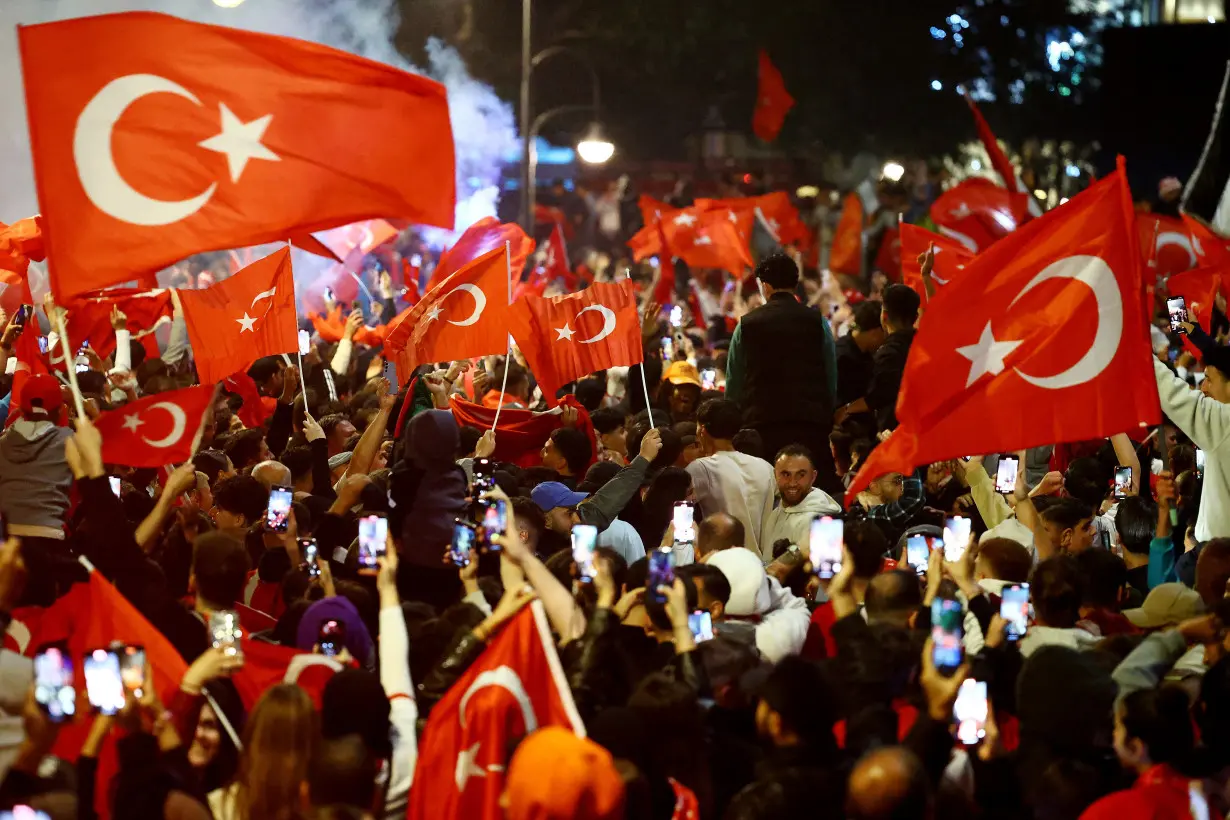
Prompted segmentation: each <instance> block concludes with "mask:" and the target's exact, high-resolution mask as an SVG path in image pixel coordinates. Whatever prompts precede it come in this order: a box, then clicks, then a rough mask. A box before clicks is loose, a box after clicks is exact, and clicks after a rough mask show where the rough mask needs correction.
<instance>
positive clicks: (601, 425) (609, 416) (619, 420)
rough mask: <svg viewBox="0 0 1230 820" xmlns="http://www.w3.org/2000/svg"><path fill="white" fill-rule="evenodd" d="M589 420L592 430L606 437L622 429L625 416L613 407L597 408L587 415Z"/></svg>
mask: <svg viewBox="0 0 1230 820" xmlns="http://www.w3.org/2000/svg"><path fill="white" fill-rule="evenodd" d="M589 420H590V422H591V423H592V424H593V425H594V430H596V431H598V432H599V433H600V434H602V435H606V434H607V433H614V432H615V431H616V430H618V429H619V428H620V427H623V426H624V422H625V421H626V420H627V416H625V415H624V411H622V410H619V409H618V408H615V407H599V408H598V409H597V410H595V411H594V412H592V413H590V414H589Z"/></svg>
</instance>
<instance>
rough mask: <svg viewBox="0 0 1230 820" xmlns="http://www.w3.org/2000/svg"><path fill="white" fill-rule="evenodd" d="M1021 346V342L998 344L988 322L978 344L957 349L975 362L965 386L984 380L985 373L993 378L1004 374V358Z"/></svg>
mask: <svg viewBox="0 0 1230 820" xmlns="http://www.w3.org/2000/svg"><path fill="white" fill-rule="evenodd" d="M1020 344H1021V343H1020V341H1015V342H997V341H996V340H995V334H993V333H992V332H991V323H990V322H987V326H986V327H984V328H983V329H982V336H980V337H979V338H978V341H977V343H975V344H972V345H966V346H965V347H958V348H957V352H958V353H960V354H961V355H962V356H964V357H965V358H967V359H969V360H970V361H971V362H973V366H972V367H970V369H969V378H968V379H966V380H965V386H966V387H969V386H970V385H971V384H973V383H974V382H976V381H978V380H979V379H980V378H982V374H983V373H990V374H991V375H992V376H998V375H999V374H1000V373H1003V372H1004V358H1005V357H1006V356H1008V355H1009V354H1011V353H1012V351H1014V350H1016V349H1017V347H1018V346H1019V345H1020Z"/></svg>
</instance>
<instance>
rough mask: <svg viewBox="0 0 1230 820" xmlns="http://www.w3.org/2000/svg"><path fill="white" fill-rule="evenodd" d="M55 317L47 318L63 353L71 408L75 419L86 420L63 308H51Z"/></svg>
mask: <svg viewBox="0 0 1230 820" xmlns="http://www.w3.org/2000/svg"><path fill="white" fill-rule="evenodd" d="M52 313H54V314H55V316H49V317H48V318H49V319H51V320H52V321H53V322H54V323H55V328H56V332H57V333H59V334H60V348H61V350H63V351H64V369H65V370H67V371H68V386H69V389H70V390H72V391H73V406H74V407H76V408H77V418H79V419H84V418H87V416H86V414H85V401H84V400H83V399H82V398H81V388H80V387H78V386H77V357H76V356H75V355H73V349H72V345H70V344H69V343H68V331H67V330H66V329H65V326H64V325H65V322H64V315H65V313H66V311H65V310H64V308H62V307H60V306H59V305H56V306H55V307H54V308H52Z"/></svg>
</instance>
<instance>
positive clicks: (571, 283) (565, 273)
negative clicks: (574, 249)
mask: <svg viewBox="0 0 1230 820" xmlns="http://www.w3.org/2000/svg"><path fill="white" fill-rule="evenodd" d="M542 269H543V275H544V276H546V278H547V281H552V280H555V279H563V280H564V285H565V287H567V288H568V290H575V289H576V286H577V277H576V274H574V273H573V272H572V271H571V270H569V268H568V246H567V245H565V244H564V232H563V230H562V229H561V228H560V226H559V223H558V222H557V223H556V224H555V227H554V228H553V229H552V230H551V238H550V239H548V240H547V257H546V259H544V260H543V263H542Z"/></svg>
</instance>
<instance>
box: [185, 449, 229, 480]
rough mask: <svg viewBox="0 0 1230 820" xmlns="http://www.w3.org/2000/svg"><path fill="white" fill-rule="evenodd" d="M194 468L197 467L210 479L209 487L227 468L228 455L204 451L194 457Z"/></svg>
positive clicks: (215, 451) (214, 451) (218, 451)
mask: <svg viewBox="0 0 1230 820" xmlns="http://www.w3.org/2000/svg"><path fill="white" fill-rule="evenodd" d="M192 466H194V467H196V468H197V469H198V470H200V471H201V472H202V473H204V474H205V477H206V478H208V479H209V486H211V487H212V486H213V485H214V483H215V482H217V480H218V473H220V472H222V471H223V470H225V469H226V467H227V458H226V453H223V452H221V451H220V450H202V451H201V452H199V453H197V454H196V455H194V456H193V457H192Z"/></svg>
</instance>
